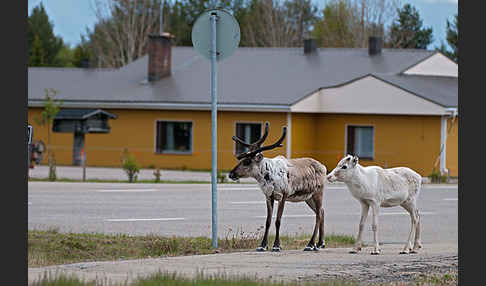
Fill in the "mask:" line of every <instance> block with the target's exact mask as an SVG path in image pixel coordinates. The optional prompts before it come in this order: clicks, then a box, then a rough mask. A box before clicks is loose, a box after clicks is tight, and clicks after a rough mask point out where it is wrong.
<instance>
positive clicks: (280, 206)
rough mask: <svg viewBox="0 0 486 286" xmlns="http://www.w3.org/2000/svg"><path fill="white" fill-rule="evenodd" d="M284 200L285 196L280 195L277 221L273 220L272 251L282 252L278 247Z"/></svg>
mask: <svg viewBox="0 0 486 286" xmlns="http://www.w3.org/2000/svg"><path fill="white" fill-rule="evenodd" d="M286 199H287V195H286V194H285V193H284V194H282V199H281V200H280V201H279V202H278V209H277V219H276V220H275V241H274V242H273V248H272V251H280V250H282V248H281V247H280V220H281V218H282V214H283V210H284V207H285V200H286Z"/></svg>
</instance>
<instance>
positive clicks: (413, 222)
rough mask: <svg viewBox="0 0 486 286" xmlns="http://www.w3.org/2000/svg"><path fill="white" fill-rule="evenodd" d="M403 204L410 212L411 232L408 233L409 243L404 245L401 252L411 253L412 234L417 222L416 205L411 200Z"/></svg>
mask: <svg viewBox="0 0 486 286" xmlns="http://www.w3.org/2000/svg"><path fill="white" fill-rule="evenodd" d="M401 206H402V207H403V208H404V209H405V210H406V211H407V212H408V213H409V214H410V222H411V227H410V233H409V235H408V239H407V243H406V244H405V246H404V247H403V250H402V251H400V254H409V253H410V251H411V250H412V236H413V233H414V231H415V225H416V223H417V220H416V217H415V207H414V206H413V205H412V204H411V203H410V202H406V203H403V204H401Z"/></svg>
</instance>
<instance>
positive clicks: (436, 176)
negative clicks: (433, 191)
mask: <svg viewBox="0 0 486 286" xmlns="http://www.w3.org/2000/svg"><path fill="white" fill-rule="evenodd" d="M429 179H430V182H431V183H445V182H447V176H446V175H441V174H440V171H439V170H437V169H436V168H434V169H433V170H432V173H431V174H430V175H429Z"/></svg>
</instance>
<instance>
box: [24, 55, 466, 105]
mask: <svg viewBox="0 0 486 286" xmlns="http://www.w3.org/2000/svg"><path fill="white" fill-rule="evenodd" d="M434 53H435V52H433V51H426V50H415V49H407V50H398V49H383V50H382V53H381V54H380V55H376V56H369V55H368V50H367V49H335V48H325V49H318V53H317V54H311V55H304V53H303V48H238V49H237V50H236V51H235V53H234V54H233V55H232V56H231V57H229V58H227V59H225V60H223V61H222V62H220V63H218V103H221V104H235V105H236V104H241V105H260V106H265V105H279V106H290V105H292V104H293V103H295V102H297V101H299V100H300V99H302V98H304V97H305V96H307V95H308V94H310V93H313V92H314V91H316V90H318V89H320V88H324V87H329V86H336V85H339V84H343V83H346V82H349V81H352V80H353V79H356V78H359V77H362V76H365V75H367V74H374V75H379V76H380V78H382V79H383V80H386V81H388V82H390V83H393V84H396V85H398V86H400V87H402V88H404V89H407V90H409V91H411V92H413V93H416V94H417V95H419V96H422V97H424V98H430V100H432V101H434V102H436V103H438V104H441V105H444V106H452V105H450V104H453V102H454V97H455V102H456V106H457V78H456V79H455V80H454V79H452V80H450V79H437V78H429V77H409V76H406V77H405V76H397V74H399V73H400V72H401V71H403V70H405V69H406V68H407V67H410V66H412V65H414V64H416V63H418V62H420V61H423V60H424V59H426V58H427V57H430V56H431V55H433V54H434ZM147 65H148V56H144V57H142V58H140V59H138V60H137V61H134V62H132V63H131V64H128V65H126V66H124V67H122V68H120V69H116V70H112V69H104V70H100V69H76V68H42V67H41V68H34V67H31V68H29V69H28V77H29V80H28V82H29V84H28V97H29V102H35V101H41V100H43V98H44V89H45V88H55V89H57V90H58V91H59V93H58V95H57V97H56V98H58V99H63V100H64V102H65V103H68V102H89V103H94V102H99V103H128V104H133V103H145V104H156V103H174V104H191V103H192V104H200V103H202V104H210V102H211V98H210V63H209V61H207V60H205V59H203V58H202V57H201V56H199V55H198V54H197V53H196V51H195V50H194V49H193V48H192V47H173V48H172V75H171V76H170V77H167V78H164V79H162V80H160V81H158V82H155V83H147V81H146V77H147V70H148V67H147ZM454 86H455V88H454ZM436 89H437V90H436ZM445 90H449V91H454V90H455V95H454V94H453V92H448V93H442V91H445Z"/></svg>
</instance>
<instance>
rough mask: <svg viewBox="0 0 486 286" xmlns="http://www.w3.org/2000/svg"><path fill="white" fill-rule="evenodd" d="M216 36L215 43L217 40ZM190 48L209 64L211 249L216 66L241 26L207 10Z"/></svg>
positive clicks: (232, 46) (222, 12) (227, 53)
mask: <svg viewBox="0 0 486 286" xmlns="http://www.w3.org/2000/svg"><path fill="white" fill-rule="evenodd" d="M216 36H217V38H218V39H216ZM191 37H192V45H193V46H194V48H195V49H196V51H197V52H198V53H199V54H200V55H201V56H203V57H204V58H205V59H207V60H209V61H211V141H212V146H211V152H212V154H211V160H212V162H211V206H212V214H211V215H212V216H211V226H212V240H213V241H212V242H213V243H212V247H213V248H217V247H218V193H217V183H218V181H217V176H216V171H217V169H218V155H217V154H218V153H217V149H218V147H217V146H218V145H217V144H218V136H217V134H218V132H217V131H218V127H217V126H218V124H217V119H218V109H217V106H218V105H217V96H216V91H217V62H218V61H221V60H223V59H224V58H227V57H229V56H230V55H231V54H233V52H234V51H235V50H236V48H237V47H238V44H239V43H240V26H239V25H238V22H237V21H236V19H235V18H234V17H233V15H231V13H229V12H228V11H226V10H222V9H213V10H208V11H206V12H204V13H202V14H201V15H199V17H198V18H197V20H196V22H195V23H194V25H193V27H192V33H191ZM217 40H218V41H217Z"/></svg>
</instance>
